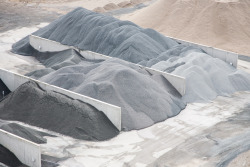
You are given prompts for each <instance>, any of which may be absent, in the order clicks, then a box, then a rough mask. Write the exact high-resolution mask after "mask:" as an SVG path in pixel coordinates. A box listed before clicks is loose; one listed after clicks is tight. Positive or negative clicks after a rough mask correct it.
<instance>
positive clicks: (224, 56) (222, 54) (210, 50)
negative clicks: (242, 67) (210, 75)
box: [167, 36, 239, 68]
mask: <svg viewBox="0 0 250 167" xmlns="http://www.w3.org/2000/svg"><path fill="white" fill-rule="evenodd" d="M167 37H168V36H167ZM169 38H171V39H173V40H175V41H177V42H179V43H181V44H185V45H188V46H194V47H199V48H201V49H203V50H204V51H205V52H206V53H207V54H209V55H210V56H212V57H214V58H218V59H221V60H223V61H225V62H226V63H228V64H230V65H232V66H234V67H235V68H237V66H238V56H239V55H238V54H237V53H234V52H229V51H226V50H222V49H218V48H214V47H211V46H206V45H201V44H197V43H192V42H189V41H185V40H180V39H176V38H173V37H169Z"/></svg>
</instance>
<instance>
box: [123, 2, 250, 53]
mask: <svg viewBox="0 0 250 167" xmlns="http://www.w3.org/2000/svg"><path fill="white" fill-rule="evenodd" d="M249 9H250V1H249V0H158V1H157V2H155V3H154V4H152V5H151V6H149V7H147V8H144V9H142V10H139V11H137V12H135V13H132V14H129V15H125V16H122V17H121V18H120V19H122V20H130V21H132V22H134V23H136V24H138V25H140V26H142V27H145V28H153V29H155V30H157V31H159V32H161V33H163V34H165V35H167V36H172V37H176V38H179V39H184V40H188V41H192V42H195V43H201V44H205V45H209V46H213V47H217V48H221V49H225V50H230V51H234V52H238V53H240V54H245V55H250V47H249V43H250V28H249V27H250V10H249Z"/></svg>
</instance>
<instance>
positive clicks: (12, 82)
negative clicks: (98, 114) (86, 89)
mask: <svg viewBox="0 0 250 167" xmlns="http://www.w3.org/2000/svg"><path fill="white" fill-rule="evenodd" d="M0 78H1V80H2V81H3V82H4V83H5V85H6V86H7V87H8V88H9V89H10V90H11V91H14V90H15V89H16V88H18V87H19V86H20V85H22V84H23V83H25V82H27V81H35V82H36V83H38V84H39V86H40V87H41V88H43V89H45V90H51V91H54V92H58V93H61V94H65V95H67V96H69V97H71V98H73V99H77V100H80V101H83V102H85V103H88V104H90V105H92V106H94V107H95V108H97V109H98V110H100V111H102V112H103V113H104V114H105V115H106V116H107V117H108V118H109V119H110V121H111V122H112V123H113V124H114V125H115V126H116V128H117V129H118V130H119V131H121V108H120V107H118V106H115V105H111V104H108V103H105V102H102V101H99V100H97V99H93V98H91V97H88V96H84V95H81V94H78V93H75V92H72V91H69V90H66V89H63V88H60V87H57V86H53V85H49V84H47V83H44V82H41V81H38V80H34V79H32V78H29V77H26V76H23V75H19V74H16V73H13V72H10V71H7V70H4V69H1V68H0Z"/></svg>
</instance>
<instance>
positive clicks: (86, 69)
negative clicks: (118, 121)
mask: <svg viewBox="0 0 250 167" xmlns="http://www.w3.org/2000/svg"><path fill="white" fill-rule="evenodd" d="M72 52H73V53H75V59H79V58H80V56H79V55H78V54H77V53H76V51H72V50H67V51H63V52H61V53H55V55H53V54H52V53H50V54H49V55H50V57H49V58H48V59H47V60H43V61H42V62H43V63H44V65H45V66H46V67H47V68H46V69H43V70H38V71H34V72H32V73H29V74H27V75H28V76H31V77H34V78H36V79H39V80H41V81H43V82H46V83H49V84H52V85H56V86H59V87H62V88H65V89H68V90H71V91H74V92H77V93H80V94H83V95H87V96H90V97H92V98H95V99H98V100H101V101H104V102H108V103H111V104H114V105H117V106H120V107H121V108H122V130H123V131H127V130H134V129H142V128H145V127H148V126H151V125H153V124H154V123H157V122H160V121H164V120H165V119H167V118H170V117H173V116H175V115H177V114H178V113H179V112H180V111H181V110H182V109H183V108H184V107H185V104H184V103H183V102H182V100H181V96H180V94H179V93H178V92H177V91H176V90H175V89H174V88H173V86H172V85H171V84H170V83H169V82H168V81H167V80H166V79H165V78H163V77H162V76H161V75H150V74H149V73H148V72H147V71H145V70H143V69H141V68H139V67H138V66H136V65H134V64H130V63H128V62H125V61H122V60H119V59H114V60H106V61H103V62H93V61H88V60H83V59H82V60H81V61H77V62H75V65H72V64H71V65H69V64H67V63H64V62H67V61H68V59H71V57H70V56H68V55H70V54H71V53H72ZM76 55H78V56H79V58H76ZM64 57H67V58H68V59H66V60H65V59H64ZM58 58H61V60H60V61H59V60H58ZM46 62H50V63H51V64H53V66H52V67H51V66H50V65H51V64H50V65H48V64H47V63H46ZM58 64H60V65H61V64H64V66H60V67H61V68H60V69H55V68H54V67H55V66H56V67H58ZM48 69H52V70H48ZM47 71H49V73H47ZM145 90H146V91H145Z"/></svg>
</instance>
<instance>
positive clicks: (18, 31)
mask: <svg viewBox="0 0 250 167" xmlns="http://www.w3.org/2000/svg"><path fill="white" fill-rule="evenodd" d="M102 2H104V1H102ZM105 2H106V1H105ZM8 3H9V2H8ZM14 3H15V2H14ZM51 3H54V4H53V5H54V6H58V7H57V8H56V9H55V8H54V7H53V5H51V6H52V8H51V9H50V12H51V13H50V12H44V13H43V15H46V14H48V15H47V16H49V17H51V18H54V16H56V17H57V16H58V15H53V14H52V13H53V12H56V13H59V15H61V14H65V13H67V12H68V11H69V10H71V9H72V8H71V7H69V8H68V7H66V6H65V7H64V8H63V7H62V6H63V5H62V4H60V5H57V3H58V2H56V1H51ZM70 3H71V2H70ZM73 3H74V1H73V2H72V4H73ZM89 3H91V2H89ZM93 3H94V2H93ZM115 3H118V2H115ZM19 4H20V3H17V5H16V6H17V7H18V5H19ZM48 4H49V3H47V4H46V3H31V2H30V1H29V2H28V1H27V3H26V4H25V6H26V7H27V8H26V7H23V9H22V10H19V11H20V12H21V13H22V12H24V13H25V12H26V13H27V11H29V10H27V9H30V7H31V8H34V10H30V11H29V12H30V13H34V16H35V13H36V12H37V11H39V10H41V9H42V8H40V7H42V6H43V5H44V6H45V8H47V9H48V11H49V6H50V5H48ZM76 4H77V1H76ZM100 4H101V3H100ZM105 5H106V4H105ZM105 5H103V4H101V5H99V6H105ZM35 6H36V8H35ZM46 6H47V7H46ZM59 6H61V7H59ZM99 6H98V5H97V6H93V7H91V8H88V9H94V8H96V7H99ZM110 6H111V7H114V5H110ZM1 7H3V5H2V1H0V8H1ZM8 9H15V7H14V8H7V7H6V10H5V12H4V14H6V13H8V12H13V10H8ZM1 11H3V10H0V13H1ZM16 11H18V10H16ZM45 13H46V14H45ZM37 14H38V15H39V12H37ZM1 16H3V18H4V19H1V18H0V25H1V26H0V31H1V30H2V31H1V33H0V59H1V61H0V67H1V68H5V69H8V70H11V71H14V72H17V73H20V74H26V73H29V72H32V71H34V70H38V69H45V68H46V66H47V67H48V66H50V67H52V66H53V65H52V66H51V64H50V63H49V62H47V63H46V64H43V63H41V62H39V61H38V60H37V59H35V58H34V57H31V56H30V57H29V56H20V55H16V54H13V53H11V52H10V49H11V45H12V44H13V43H15V42H17V41H18V40H20V39H21V38H23V37H25V36H26V35H28V34H31V33H32V32H34V31H36V30H38V29H39V28H41V27H44V26H45V25H47V24H48V22H50V20H49V19H45V20H40V21H38V22H36V21H34V22H33V21H30V24H28V23H25V21H24V20H25V19H23V18H22V17H16V19H14V20H15V21H13V22H12V21H10V22H8V23H6V22H5V21H6V20H8V19H6V18H7V17H5V16H4V15H1ZM9 16H11V15H9ZM8 18H15V17H12V16H11V17H8ZM34 18H35V17H34ZM26 19H27V18H26ZM31 20H32V19H31ZM3 22H5V23H6V24H1V23H3ZM41 22H47V23H42V24H40V23H41ZM8 24H10V25H11V26H9V28H6V27H8ZM12 24H13V25H12ZM3 25H4V26H3ZM16 25H18V26H16ZM27 25H28V27H26V26H27ZM23 26H25V27H23ZM1 27H4V28H6V29H4V28H3V29H1ZM12 27H13V28H12ZM21 27H23V28H21ZM7 29H8V31H6V30H7ZM9 29H12V30H9ZM242 48H243V47H242ZM242 48H241V49H242ZM243 51H244V49H243V50H242V53H243ZM196 52H197V51H196ZM198 53H199V51H198ZM199 56H200V55H199ZM199 56H198V57H199ZM200 57H203V56H200ZM200 61H204V60H203V59H200ZM73 62H74V61H73ZM71 63H72V61H71ZM216 63H218V62H216ZM249 64H250V63H249V62H247V61H243V60H240V61H239V66H238V69H241V70H243V71H245V72H250V65H249ZM217 66H221V64H220V63H219V64H217ZM59 67H61V66H60V65H59ZM159 67H161V66H159ZM56 68H58V66H57V67H56ZM54 70H55V69H53V70H51V71H49V72H48V73H50V72H53V71H54ZM56 70H57V69H56ZM230 70H233V69H230ZM233 71H234V70H233ZM234 72H236V74H237V75H236V76H239V74H238V73H237V70H236V71H234ZM234 72H233V73H234ZM244 75H246V74H244ZM39 77H40V76H39ZM39 77H38V78H39ZM219 78H220V77H219ZM246 78H248V77H246ZM237 82H238V81H236V82H234V83H236V85H238V84H237ZM229 94H230V93H229ZM229 94H228V95H227V97H221V96H219V97H217V98H216V99H215V100H213V101H210V102H206V103H204V102H203V103H189V104H188V105H187V107H186V109H184V110H182V112H181V113H180V114H179V115H177V116H175V117H173V118H169V119H167V120H166V121H164V122H161V123H157V124H154V125H152V126H151V127H148V128H145V129H142V130H133V131H130V132H122V133H121V134H119V135H118V136H116V137H115V138H112V139H110V140H108V141H103V142H92V141H84V140H78V139H75V138H71V137H69V136H62V135H61V134H58V133H55V132H51V131H48V130H44V129H40V128H37V127H33V126H30V125H24V124H23V123H21V122H13V121H3V120H2V121H1V122H0V124H1V128H2V127H4V128H5V129H9V131H12V132H14V133H18V131H16V129H19V128H20V129H22V132H24V133H21V134H19V135H20V136H22V135H23V136H24V137H25V135H26V137H27V133H28V134H34V135H30V136H33V137H34V136H35V137H34V138H33V139H34V140H37V141H38V142H39V141H40V142H41V143H44V142H47V143H46V144H45V143H44V144H41V147H42V159H46V163H45V162H44V161H43V162H42V164H43V166H46V165H48V161H50V162H51V164H50V165H52V166H53V165H56V163H58V164H59V166H63V167H66V166H102V167H103V166H115V167H117V166H138V167H141V166H166V165H167V166H180V167H182V166H185V167H186V166H191V167H193V166H205V167H207V166H230V167H232V166H233V167H238V166H239V167H242V166H250V164H249V163H250V161H249V157H250V152H249V146H250V143H249V141H250V139H249V137H250V129H249V122H250V120H249V119H250V117H249V113H250V111H249V106H250V104H249V99H250V94H249V92H237V93H234V94H233V95H229ZM224 95H225V94H224ZM213 98H215V96H213ZM3 125H4V126H3ZM29 128H30V129H29ZM31 129H32V130H31ZM26 131H27V132H26ZM41 132H42V133H41ZM48 135H49V136H50V137H46V136H48ZM28 136H29V135H28ZM55 136H57V137H55ZM31 140H32V139H31ZM0 165H1V164H0Z"/></svg>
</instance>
